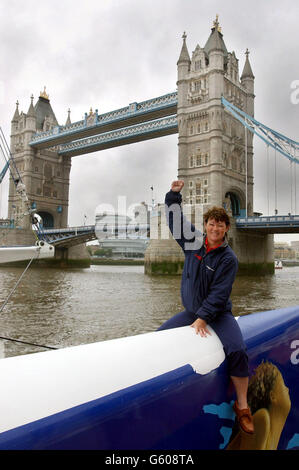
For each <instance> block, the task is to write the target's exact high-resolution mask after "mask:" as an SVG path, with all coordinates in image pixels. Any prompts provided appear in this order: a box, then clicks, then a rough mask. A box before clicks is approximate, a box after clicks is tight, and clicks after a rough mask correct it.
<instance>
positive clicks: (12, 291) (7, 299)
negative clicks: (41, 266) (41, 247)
mask: <svg viewBox="0 0 299 470" xmlns="http://www.w3.org/2000/svg"><path fill="white" fill-rule="evenodd" d="M38 256H39V253H38V255H37V256H36V255H34V256H33V257H32V258H31V260H30V261H29V263H28V264H27V266H26V268H25V269H24V271H23V272H22V274H21V276H20V277H19V279H18V280H17V282H16V284H15V286H14V287H13V289H12V290H11V292H10V293H9V294H8V297H7V298H6V300H5V301H4V303H3V304H2V305H1V308H0V313H2V312H3V310H4V307H5V306H6V305H7V303H8V301H9V299H10V298H11V296H12V294H13V293H14V292H15V290H16V288H17V287H18V285H19V284H20V282H21V280H22V279H23V277H24V275H25V273H26V272H27V270H28V269H29V267H30V265H31V263H32V261H33V260H34V259H37V258H38Z"/></svg>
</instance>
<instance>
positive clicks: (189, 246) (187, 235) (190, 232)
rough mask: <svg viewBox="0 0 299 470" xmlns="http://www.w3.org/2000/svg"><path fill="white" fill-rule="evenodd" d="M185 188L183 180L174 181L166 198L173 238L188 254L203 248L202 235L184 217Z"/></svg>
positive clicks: (166, 210)
mask: <svg viewBox="0 0 299 470" xmlns="http://www.w3.org/2000/svg"><path fill="white" fill-rule="evenodd" d="M183 187H184V181H182V180H178V181H173V183H172V184H171V190H170V191H169V192H168V193H167V194H166V196H165V215H166V220H167V224H168V227H169V229H170V231H171V233H172V236H173V238H174V239H175V240H176V241H177V243H178V244H179V245H180V247H181V248H182V250H183V251H184V252H186V251H188V250H196V249H199V248H200V247H201V245H202V233H201V232H200V231H199V230H197V229H196V228H195V226H194V225H193V224H192V223H191V222H190V221H188V220H187V219H186V218H185V217H184V216H183V212H182V208H181V203H182V195H181V190H182V189H183ZM196 237H199V239H198V238H196Z"/></svg>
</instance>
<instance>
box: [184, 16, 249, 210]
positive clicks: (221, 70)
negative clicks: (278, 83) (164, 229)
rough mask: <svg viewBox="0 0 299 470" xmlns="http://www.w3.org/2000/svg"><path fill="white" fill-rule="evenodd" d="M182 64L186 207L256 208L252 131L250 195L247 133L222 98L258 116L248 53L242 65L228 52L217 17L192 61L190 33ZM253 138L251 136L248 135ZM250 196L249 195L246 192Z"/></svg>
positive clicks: (197, 48) (197, 47) (194, 52)
mask: <svg viewBox="0 0 299 470" xmlns="http://www.w3.org/2000/svg"><path fill="white" fill-rule="evenodd" d="M177 66H178V82H177V85H178V113H177V114H178V129H179V159H178V161H179V163H178V177H179V179H183V180H184V182H185V186H184V189H183V193H182V195H183V201H184V203H187V204H191V205H194V204H204V209H205V206H210V205H216V206H224V207H226V209H227V210H228V211H231V212H232V215H245V212H246V211H245V209H246V195H247V214H248V215H252V210H253V165H252V157H253V147H252V134H251V133H250V132H248V131H247V162H248V165H247V168H248V170H247V192H246V176H245V174H246V170H245V160H246V158H245V157H246V155H245V131H244V127H243V125H242V124H241V123H240V122H239V121H238V120H237V119H236V118H234V117H233V116H232V115H231V114H229V113H228V112H227V111H225V109H224V108H223V106H222V105H221V97H222V96H224V97H225V98H226V99H227V100H228V101H230V102H231V103H233V104H235V105H236V106H237V107H238V108H240V109H242V110H243V111H245V112H246V113H247V114H250V115H252V116H253V113H254V76H253V73H252V70H251V66H250V63H249V59H248V52H247V54H246V61H245V66H244V69H243V73H242V75H241V78H240V77H239V63H238V59H237V57H236V55H235V53H234V52H228V51H227V49H226V46H225V43H224V40H223V35H222V33H221V28H220V26H219V23H218V17H216V20H215V21H214V25H213V27H212V31H211V34H210V37H209V38H208V40H207V42H206V44H205V46H204V47H203V48H201V47H200V46H199V45H197V46H196V48H195V50H194V51H193V53H192V57H191V59H190V56H189V53H188V49H187V45H186V35H185V34H184V35H183V46H182V50H181V54H180V57H179V60H178V63H177ZM248 134H250V135H248ZM246 193H247V194H246Z"/></svg>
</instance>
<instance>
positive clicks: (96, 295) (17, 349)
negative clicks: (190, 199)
mask: <svg viewBox="0 0 299 470" xmlns="http://www.w3.org/2000/svg"><path fill="white" fill-rule="evenodd" d="M22 271H23V269H22V268H1V270H0V306H1V305H2V304H3V302H4V301H5V299H6V297H7V296H8V294H9V292H10V291H11V290H12V288H13V286H14V284H15V282H16V281H17V279H18V277H19V276H20V275H21V273H22ZM231 299H232V302H233V314H234V315H247V314H250V313H253V312H260V311H264V310H272V309H279V308H284V307H288V306H292V305H298V304H299V267H298V266H297V267H284V268H283V269H281V270H276V271H275V274H273V275H267V276H259V277H249V276H239V277H238V276H237V279H236V281H235V283H234V286H233V291H232V295H231ZM181 310H182V304H181V298H180V276H169V277H168V276H167V277H165V276H148V275H145V274H144V268H143V266H99V265H92V266H91V267H90V268H88V269H76V270H75V269H68V270H58V269H45V268H36V267H34V268H32V269H29V270H28V272H27V273H26V274H25V276H24V278H23V279H22V281H21V284H20V285H19V287H18V288H17V290H16V291H15V293H14V294H13V296H12V297H11V299H10V300H9V302H8V303H7V305H6V306H5V308H4V309H3V311H2V313H1V319H0V336H2V337H6V338H15V339H18V340H21V341H25V342H30V343H37V344H40V345H48V346H52V347H56V348H61V347H68V346H75V345H79V344H84V343H93V342H97V341H104V340H108V339H113V338H119V337H123V336H132V335H137V334H141V333H146V332H150V331H154V330H156V328H158V326H159V325H161V323H162V322H164V321H165V320H167V319H168V318H169V317H171V316H172V315H174V314H175V313H177V312H179V311H181ZM0 345H1V355H2V357H3V356H4V357H10V356H17V355H22V354H29V353H33V352H39V351H43V350H44V349H42V348H37V347H34V346H28V345H23V344H20V343H15V342H10V341H7V340H0Z"/></svg>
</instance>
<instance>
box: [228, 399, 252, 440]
mask: <svg viewBox="0 0 299 470" xmlns="http://www.w3.org/2000/svg"><path fill="white" fill-rule="evenodd" d="M233 409H234V412H235V413H236V415H237V419H238V423H239V425H240V427H241V429H242V430H243V431H244V432H246V433H247V434H253V433H254V425H253V419H252V415H251V412H250V409H249V408H243V409H242V410H240V408H239V407H238V404H237V401H235V403H234V406H233Z"/></svg>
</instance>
